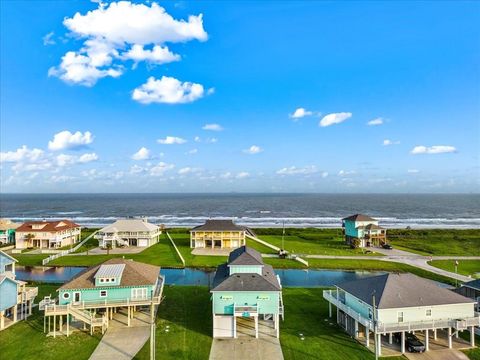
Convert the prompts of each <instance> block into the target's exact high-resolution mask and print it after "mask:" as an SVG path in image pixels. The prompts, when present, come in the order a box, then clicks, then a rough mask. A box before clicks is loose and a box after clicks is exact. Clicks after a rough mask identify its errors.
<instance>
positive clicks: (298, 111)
mask: <svg viewBox="0 0 480 360" xmlns="http://www.w3.org/2000/svg"><path fill="white" fill-rule="evenodd" d="M312 114H313V112H312V111H309V110H306V109H305V108H303V107H300V108H297V109H296V110H295V111H294V112H293V113H292V114H290V117H291V118H292V119H295V120H298V119H301V118H303V117H305V116H310V115H312Z"/></svg>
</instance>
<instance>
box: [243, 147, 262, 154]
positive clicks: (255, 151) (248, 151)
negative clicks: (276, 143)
mask: <svg viewBox="0 0 480 360" xmlns="http://www.w3.org/2000/svg"><path fill="white" fill-rule="evenodd" d="M262 151H263V149H262V148H261V147H260V146H257V145H252V146H250V147H249V148H248V149H245V150H243V152H244V153H246V154H250V155H254V154H258V153H261V152H262Z"/></svg>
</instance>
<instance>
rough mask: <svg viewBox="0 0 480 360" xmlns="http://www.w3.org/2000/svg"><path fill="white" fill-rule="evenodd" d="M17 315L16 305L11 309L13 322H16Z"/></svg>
mask: <svg viewBox="0 0 480 360" xmlns="http://www.w3.org/2000/svg"><path fill="white" fill-rule="evenodd" d="M17 315H18V305H15V306H14V307H13V322H17Z"/></svg>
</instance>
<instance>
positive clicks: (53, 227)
mask: <svg viewBox="0 0 480 360" xmlns="http://www.w3.org/2000/svg"><path fill="white" fill-rule="evenodd" d="M34 225H45V226H43V227H42V228H41V229H34V228H33V226H34ZM77 227H80V225H78V224H75V223H74V222H72V221H70V220H58V221H27V222H24V223H23V224H22V225H20V226H19V227H18V228H17V232H45V231H46V232H56V231H63V230H68V229H73V228H77Z"/></svg>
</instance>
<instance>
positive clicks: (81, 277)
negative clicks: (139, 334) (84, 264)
mask: <svg viewBox="0 0 480 360" xmlns="http://www.w3.org/2000/svg"><path fill="white" fill-rule="evenodd" d="M163 284H164V279H163V277H162V276H161V275H160V267H158V266H154V265H149V264H143V263H140V262H135V261H133V260H125V259H110V260H107V261H105V262H104V263H102V264H100V265H97V266H92V267H90V268H88V269H86V270H85V271H83V272H81V273H80V274H78V275H77V276H75V277H74V278H73V279H72V280H70V281H69V282H67V283H65V284H64V285H63V286H61V287H60V288H59V289H58V300H56V301H53V302H48V301H46V302H45V303H44V304H42V305H43V306H42V307H43V308H44V310H45V318H46V319H48V318H50V319H51V318H52V317H53V328H51V325H50V319H49V320H48V322H49V329H48V333H50V334H52V333H53V335H54V336H55V335H57V332H58V334H63V323H64V322H63V317H64V316H65V320H66V321H65V324H66V325H67V330H66V335H68V334H69V329H68V325H69V321H70V320H71V319H72V318H73V319H76V320H80V321H83V322H84V323H85V324H86V325H88V326H89V327H90V333H93V331H94V329H95V328H96V327H100V328H101V329H102V332H103V331H105V330H106V328H108V325H109V320H111V319H112V318H113V316H114V314H115V313H118V312H122V313H123V314H124V315H125V316H126V318H127V320H126V325H127V326H130V322H131V319H132V318H133V317H134V313H135V311H137V308H138V307H148V306H150V307H151V308H150V314H151V315H152V316H153V312H154V306H155V305H158V304H159V303H160V301H161V298H162V292H163ZM57 318H58V323H57Z"/></svg>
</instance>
